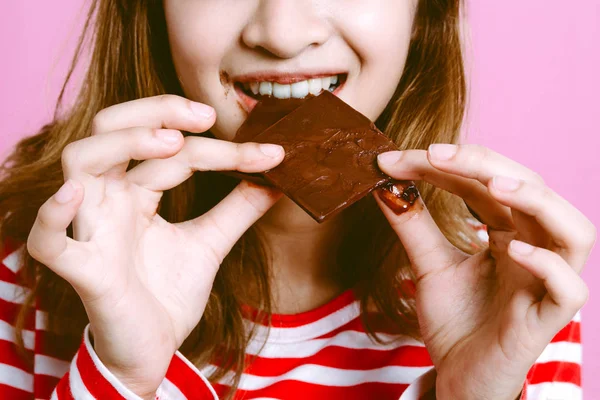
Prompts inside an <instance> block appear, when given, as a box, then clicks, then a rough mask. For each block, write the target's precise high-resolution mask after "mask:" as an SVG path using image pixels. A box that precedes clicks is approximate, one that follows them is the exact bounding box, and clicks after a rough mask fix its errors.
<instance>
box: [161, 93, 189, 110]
mask: <svg viewBox="0 0 600 400" xmlns="http://www.w3.org/2000/svg"><path fill="white" fill-rule="evenodd" d="M157 99H158V103H159V105H160V107H161V108H162V107H164V108H165V109H166V110H169V111H175V110H177V109H179V108H180V107H181V106H183V105H184V103H185V102H186V101H188V100H184V99H182V98H181V97H179V96H175V95H173V94H161V95H160V96H158V97H157Z"/></svg>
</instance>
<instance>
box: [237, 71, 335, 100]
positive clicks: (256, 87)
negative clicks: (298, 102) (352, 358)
mask: <svg viewBox="0 0 600 400" xmlns="http://www.w3.org/2000/svg"><path fill="white" fill-rule="evenodd" d="M337 83H338V76H337V75H333V76H327V77H325V78H316V79H308V80H305V81H300V82H296V83H292V84H290V85H282V84H280V83H276V82H247V83H244V89H246V90H249V91H252V93H254V94H255V95H258V94H260V95H262V96H273V97H276V98H278V99H289V98H290V97H293V98H296V99H302V98H304V97H306V96H307V95H308V94H309V93H310V94H313V95H318V94H319V93H321V91H322V90H330V89H332V88H331V86H332V85H335V84H337Z"/></svg>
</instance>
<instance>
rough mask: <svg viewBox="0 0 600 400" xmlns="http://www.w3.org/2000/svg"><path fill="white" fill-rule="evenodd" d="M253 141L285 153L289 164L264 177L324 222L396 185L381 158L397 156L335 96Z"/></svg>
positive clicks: (311, 102)
mask: <svg viewBox="0 0 600 400" xmlns="http://www.w3.org/2000/svg"><path fill="white" fill-rule="evenodd" d="M251 140H252V141H254V142H258V143H275V144H279V145H282V146H283V147H284V149H285V152H286V156H285V159H284V161H283V162H282V163H281V164H280V165H279V166H277V167H276V168H274V169H272V170H270V171H267V172H265V173H264V177H265V179H266V180H267V181H268V182H269V183H271V184H272V185H273V186H275V187H276V188H278V189H280V190H281V191H282V192H283V193H285V195H286V196H288V197H289V198H290V199H292V200H293V201H294V202H296V203H297V204H298V205H299V206H300V207H302V208H303V209H304V210H305V211H306V212H307V213H308V214H310V215H311V216H312V217H313V218H314V219H315V220H316V221H318V222H322V221H324V220H326V219H327V218H329V217H331V216H333V215H335V214H336V213H338V212H339V211H341V210H342V209H344V208H346V207H348V206H350V205H351V204H353V203H354V202H356V201H358V200H360V199H361V198H362V197H364V196H366V195H367V194H368V193H370V192H371V191H372V190H373V189H375V188H377V187H379V186H381V185H383V184H386V183H388V182H390V180H391V178H390V177H388V176H387V175H385V174H384V173H383V172H381V171H380V170H379V168H378V167H377V155H378V154H380V153H383V152H386V151H391V150H397V147H396V145H395V144H394V143H393V142H392V141H391V140H390V139H388V138H387V137H386V136H385V135H383V134H382V133H381V132H380V131H379V130H378V129H377V128H376V127H375V125H374V124H373V123H372V122H371V121H370V120H369V119H368V118H367V117H365V116H364V115H362V114H360V113H359V112H358V111H356V110H354V109H353V108H352V107H350V106H349V105H347V104H346V103H344V102H343V101H342V100H340V99H338V98H337V97H336V96H334V95H332V94H331V93H329V92H323V93H322V94H321V95H319V96H317V97H314V98H312V99H308V100H306V101H305V102H304V104H303V105H302V106H300V107H298V108H297V109H295V110H294V111H292V112H291V113H290V114H288V115H287V116H286V117H284V118H282V119H280V120H279V121H278V122H277V123H275V124H274V125H272V126H271V127H269V128H268V129H267V130H265V131H264V132H262V133H260V134H258V135H257V136H255V137H253V138H252V139H251Z"/></svg>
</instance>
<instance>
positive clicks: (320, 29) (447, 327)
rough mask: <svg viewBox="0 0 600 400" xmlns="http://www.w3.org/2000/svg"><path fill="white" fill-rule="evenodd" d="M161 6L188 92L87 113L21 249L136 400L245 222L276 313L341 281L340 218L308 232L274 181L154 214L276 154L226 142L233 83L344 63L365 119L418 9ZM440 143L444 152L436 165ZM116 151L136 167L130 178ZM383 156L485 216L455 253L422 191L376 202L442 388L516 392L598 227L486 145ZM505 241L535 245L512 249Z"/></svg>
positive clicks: (394, 77)
mask: <svg viewBox="0 0 600 400" xmlns="http://www.w3.org/2000/svg"><path fill="white" fill-rule="evenodd" d="M164 5H165V11H166V16H167V24H168V27H169V34H170V41H171V45H172V49H173V61H174V63H175V66H176V69H177V72H178V74H179V76H180V79H181V83H182V86H183V88H184V90H185V92H186V96H187V97H189V99H191V100H194V101H195V102H192V101H190V100H187V99H182V98H179V97H174V96H161V97H155V98H149V99H140V100H136V101H133V102H130V103H125V104H119V105H115V106H112V107H110V108H108V109H106V110H103V111H102V112H100V113H99V114H98V115H97V116H96V119H95V120H94V127H93V131H92V132H91V133H90V134H91V136H90V137H88V138H86V139H83V140H80V141H77V142H74V143H72V144H70V145H69V146H67V148H66V149H65V152H64V153H63V170H64V175H65V180H67V183H66V184H65V185H64V186H63V188H61V190H60V191H59V193H57V194H56V195H55V196H53V197H52V198H50V199H49V200H48V201H47V202H46V203H45V204H44V205H43V206H42V207H41V208H40V210H39V213H38V218H37V219H36V222H35V224H34V226H33V228H32V231H31V233H30V236H29V239H28V243H27V247H28V250H29V252H30V254H31V255H32V256H33V257H34V258H36V259H37V260H39V261H40V262H42V263H44V264H45V265H47V266H48V267H49V268H51V269H53V270H54V271H55V272H56V273H58V274H59V275H61V276H62V277H64V278H65V279H66V280H67V281H68V282H69V283H70V284H71V285H73V287H74V288H75V289H76V290H77V292H78V294H79V295H80V297H81V299H82V301H83V303H84V306H85V307H86V311H87V313H88V316H89V318H90V329H91V331H92V334H93V338H94V347H95V350H96V352H97V354H98V356H99V357H100V359H101V360H102V361H103V363H104V364H105V365H106V366H107V368H109V370H111V372H113V374H115V375H116V376H117V377H118V378H119V379H120V380H121V381H122V382H123V383H125V384H126V385H127V386H128V387H129V388H130V389H131V390H133V391H134V392H135V393H137V394H139V395H140V396H142V397H144V398H153V394H154V393H155V391H156V389H157V387H158V386H159V385H160V382H161V381H162V379H163V377H164V374H165V371H166V369H167V367H168V365H169V363H170V360H171V357H172V355H173V353H174V352H175V351H176V350H177V349H178V348H179V346H180V345H181V344H182V342H183V340H184V339H185V338H186V337H187V336H188V335H189V333H190V331H191V329H193V327H194V326H195V325H196V324H197V323H198V321H199V320H200V318H201V317H202V313H203V311H204V308H205V306H206V301H207V298H208V295H209V293H210V288H211V286H212V282H213V280H214V277H215V274H216V272H217V271H218V268H219V264H220V262H221V260H222V259H223V258H224V257H225V256H226V254H227V253H228V252H229V250H230V249H231V246H233V244H234V243H235V242H236V241H237V239H238V238H239V237H240V236H241V235H242V234H243V232H244V231H245V230H246V229H247V228H248V227H249V226H251V225H252V224H254V223H258V224H260V225H261V228H262V229H263V230H264V231H265V233H266V238H267V240H269V242H270V247H271V248H273V249H275V254H274V265H273V268H274V270H275V273H274V281H273V287H274V291H275V293H274V297H275V302H276V307H275V308H276V311H277V312H300V311H305V310H308V309H311V308H314V307H315V306H318V305H320V304H322V303H323V302H325V301H327V300H329V299H330V298H332V297H333V296H335V295H336V294H337V293H338V292H339V290H340V288H339V286H338V285H337V284H336V282H335V280H334V279H332V277H331V276H330V274H328V271H330V269H329V268H331V265H327V264H326V263H324V262H323V261H321V260H323V259H326V257H324V255H326V254H327V252H326V250H325V249H326V248H327V246H328V245H329V244H330V243H331V242H332V241H334V237H335V232H336V228H337V221H335V220H334V221H333V222H332V223H330V224H324V225H317V224H316V223H314V222H313V221H312V220H310V219H309V217H307V216H305V215H304V213H302V212H300V211H299V209H297V208H296V207H295V206H294V205H293V204H292V203H291V202H289V201H286V199H285V198H284V199H281V200H280V198H281V195H280V194H278V193H276V192H274V191H272V190H269V189H266V188H261V187H257V186H254V185H249V184H247V183H241V184H240V186H239V187H238V188H237V189H236V190H234V192H233V193H232V194H231V195H229V196H228V197H227V198H226V199H225V200H223V201H222V202H221V203H220V204H219V205H218V206H217V207H215V208H214V209H213V210H211V211H210V212H209V213H208V214H206V215H203V216H201V217H199V218H197V219H195V220H192V221H186V222H183V223H179V224H168V223H167V222H166V221H164V220H163V219H162V218H160V216H158V215H157V214H156V208H157V206H158V201H159V200H160V197H161V195H162V192H163V191H164V190H168V189H170V188H172V187H175V186H177V185H179V184H180V183H181V182H183V181H185V180H186V179H187V178H188V177H189V176H190V175H191V174H192V173H193V172H194V171H197V170H228V169H238V170H241V171H245V172H258V171H264V170H266V169H269V168H273V167H274V166H276V165H277V164H278V163H279V162H281V160H282V159H283V151H282V149H281V148H279V147H277V146H276V147H271V148H269V149H267V148H264V147H259V146H258V145H257V144H253V143H248V144H244V145H235V144H233V143H230V142H228V141H227V140H229V139H231V138H232V137H233V135H234V133H235V131H236V130H237V128H238V127H239V125H240V124H241V123H242V121H243V120H244V118H245V116H246V113H247V111H248V109H247V107H246V106H247V105H246V106H245V105H244V104H242V102H240V101H239V98H237V97H236V96H237V95H236V92H235V90H234V89H233V87H232V82H231V80H232V79H235V77H236V76H242V75H244V74H249V73H259V74H260V73H263V74H264V73H265V71H268V73H269V74H270V75H271V76H273V72H274V71H276V72H277V73H278V74H280V76H285V77H287V78H290V74H292V76H293V74H305V73H306V71H307V70H310V71H312V72H313V73H319V71H321V72H322V71H323V70H326V71H330V70H331V69H335V70H336V72H347V73H348V81H347V83H346V85H345V87H344V88H343V89H342V90H341V91H340V93H339V95H340V97H341V98H342V99H344V100H345V101H346V102H348V103H349V104H350V105H352V106H353V107H355V108H356V109H358V110H359V111H361V112H363V113H364V114H366V115H367V116H369V117H370V118H371V119H375V118H376V117H377V116H378V115H379V113H380V112H381V111H382V110H383V108H384V106H385V104H386V103H387V102H388V101H389V99H390V98H391V95H392V93H393V91H394V89H395V86H396V84H397V83H398V81H399V79H400V71H401V70H402V67H403V65H404V61H405V58H406V50H407V48H408V43H409V42H408V41H409V37H410V25H411V22H412V15H413V14H412V13H413V10H414V3H413V2H410V1H406V2H403V1H397V0H376V1H362V0H345V1H342V0H336V1H333V2H332V1H329V2H325V1H316V0H315V1H308V0H306V1H293V2H292V1H283V0H263V1H259V0H252V1H244V2H240V1H237V0H194V1H192V0H165V2H164ZM222 21H227V23H226V24H225V23H223V22H222ZM307 27H308V29H307ZM381 32H386V34H385V35H383V34H382V33H381ZM284 38H285V39H284ZM338 70H341V71H338ZM364 93H369V96H368V98H367V96H364V95H363V96H361V94H364ZM202 103H205V104H210V106H212V107H209V106H206V105H203V104H202ZM165 127H166V128H168V129H164V128H165ZM208 129H210V130H211V132H213V134H215V135H216V136H217V138H219V139H223V140H213V139H204V138H198V137H187V138H185V140H184V138H183V137H182V135H181V133H180V132H179V131H180V130H185V131H188V132H196V133H200V132H204V131H206V130H208ZM165 135H167V136H169V137H170V138H171V140H168V141H165V140H164V138H163V139H161V137H164V136H165ZM452 149H454V150H457V151H456V154H455V155H454V156H452V157H447V159H445V160H444V159H441V158H440V157H439V156H440V153H442V152H443V150H445V151H446V153H448V151H449V150H452ZM263 150H270V151H267V152H266V153H268V154H270V155H268V154H265V152H263ZM130 159H140V160H147V161H145V162H143V163H142V164H140V165H139V166H137V167H136V168H134V169H132V170H131V171H126V167H127V163H128V161H129V160H130ZM379 164H380V167H381V168H382V170H383V171H384V172H386V173H388V174H389V175H390V176H392V177H394V178H398V179H413V180H418V179H423V180H425V181H428V182H430V183H432V184H434V185H437V186H439V187H441V188H442V189H445V190H448V191H451V192H453V193H455V194H457V195H459V196H461V197H463V198H465V200H466V201H467V203H468V204H469V206H470V207H471V208H472V209H473V210H474V211H475V212H476V213H477V214H478V215H479V216H480V217H481V218H482V219H483V222H485V223H486V224H488V226H489V231H490V238H491V245H490V249H489V250H486V251H482V252H480V253H478V254H475V255H473V256H469V255H467V254H464V253H462V252H460V251H459V250H458V249H456V248H454V247H452V246H451V245H450V244H449V243H448V241H447V240H446V239H445V238H444V236H443V235H442V234H441V232H440V231H439V229H438V228H437V226H436V225H435V223H434V222H433V220H432V219H431V216H430V215H429V213H428V212H427V209H426V207H425V205H424V204H423V203H422V201H420V200H419V202H417V204H416V206H415V207H414V208H413V209H412V210H411V211H409V212H407V213H404V214H402V215H396V214H394V213H393V212H392V211H391V210H390V209H388V208H387V207H386V206H385V204H383V203H382V202H381V201H380V200H378V202H379V204H380V206H381V208H382V211H383V212H384V214H385V215H386V217H387V218H388V220H389V222H390V224H391V225H392V226H393V228H394V229H395V231H396V232H397V234H398V236H399V238H400V240H401V241H402V243H403V244H404V246H405V248H406V250H407V252H408V254H409V257H410V259H411V262H412V266H413V269H414V272H415V275H416V276H417V278H418V281H417V306H418V317H419V322H420V324H421V326H422V334H423V338H424V340H425V344H426V346H427V349H428V350H429V352H430V354H431V357H432V360H433V361H434V364H435V367H436V370H437V372H438V377H437V383H436V384H437V396H438V398H440V399H455V398H460V399H467V400H468V399H499V400H502V399H507V400H512V399H514V398H516V397H517V396H518V395H519V392H520V390H521V387H522V384H523V381H524V380H525V376H526V374H527V371H528V369H529V367H530V366H531V364H532V363H533V362H534V361H535V359H536V358H537V356H539V354H540V353H541V352H542V350H543V349H544V347H545V346H546V345H547V344H548V343H549V341H550V340H551V338H552V337H553V335H554V334H555V333H556V332H557V331H558V330H559V329H560V328H561V327H562V326H564V325H565V324H566V323H567V322H568V321H569V319H570V318H571V317H572V316H573V315H574V314H575V313H576V311H577V310H578V309H579V308H580V307H581V306H582V305H583V304H584V302H585V300H586V298H587V288H586V286H585V284H584V283H583V281H582V280H581V278H580V277H579V275H578V273H579V272H580V271H581V269H582V268H583V265H584V264H585V261H586V260H587V257H588V255H589V252H590V250H591V248H592V246H593V244H594V241H595V238H596V230H595V228H594V227H593V226H592V224H591V223H590V221H589V220H588V219H587V218H586V217H585V216H583V215H582V214H581V213H580V212H579V211H577V210H576V209H575V208H574V207H573V206H572V205H571V204H569V203H568V202H567V201H565V200H564V199H562V198H561V197H559V196H558V195H557V194H556V193H554V192H553V191H551V190H550V189H549V188H547V187H546V186H545V184H544V183H543V181H542V180H541V179H540V178H539V176H538V175H537V174H535V173H534V172H532V171H530V170H528V169H527V168H525V167H523V166H521V165H519V164H517V163H515V162H514V161H512V160H509V159H507V158H505V157H503V156H501V155H498V154H496V153H494V152H492V151H490V150H488V149H485V148H482V147H478V146H451V147H450V148H448V147H446V148H444V147H432V148H430V149H429V151H417V150H408V151H405V152H391V153H386V154H385V155H382V156H380V160H379ZM502 177H504V178H505V179H502ZM506 177H508V178H513V179H516V181H513V183H516V186H515V188H514V190H512V191H506V190H500V188H501V187H502V186H503V185H502V184H503V183H504V186H507V183H510V180H507V179H506ZM494 178H496V179H494ZM376 197H377V196H376ZM279 200H280V201H279ZM71 223H73V227H74V238H73V239H71V238H68V237H67V235H66V229H67V227H68V226H69V224H71ZM416 238H418V240H416ZM515 240H517V241H522V242H527V243H530V244H531V245H533V246H534V247H533V248H532V249H533V251H532V252H530V253H529V254H519V253H518V252H517V251H516V250H517V249H518V243H517V242H516V241H515ZM515 243H516V244H515ZM292 244H293V246H294V248H292ZM529 249H530V250H531V248H529ZM292 251H295V252H296V253H293V252H292ZM164 265H169V268H168V269H165V268H164ZM285 281H292V282H294V283H296V284H295V285H293V286H291V285H286V284H285V283H283V282H285ZM190 283H193V284H190ZM297 287H301V289H297ZM300 290H301V291H300ZM442 293H443V296H444V297H443V298H440V297H439V296H440V294H442ZM297 299H300V300H297ZM190 304H194V305H196V307H189V305H190ZM148 349H152V351H150V352H149V351H148ZM457 372H460V373H457Z"/></svg>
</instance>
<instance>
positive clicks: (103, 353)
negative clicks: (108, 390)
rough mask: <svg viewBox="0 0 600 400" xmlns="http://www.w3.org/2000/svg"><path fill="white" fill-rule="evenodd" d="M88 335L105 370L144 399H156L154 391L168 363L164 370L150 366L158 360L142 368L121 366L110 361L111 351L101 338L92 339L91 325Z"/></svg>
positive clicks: (161, 379)
mask: <svg viewBox="0 0 600 400" xmlns="http://www.w3.org/2000/svg"><path fill="white" fill-rule="evenodd" d="M88 337H89V343H90V345H91V347H92V349H93V352H94V353H95V354H96V356H97V358H98V360H99V361H100V363H101V364H102V366H103V367H104V368H106V370H107V371H108V372H109V373H110V374H111V375H113V377H114V378H116V380H117V381H118V382H119V383H120V384H121V385H123V386H124V387H125V388H127V389H128V390H130V391H131V392H133V393H134V394H135V395H137V396H139V397H141V398H142V399H144V400H155V399H156V392H157V390H158V388H159V386H160V385H161V383H162V381H163V380H164V376H165V374H166V370H167V368H168V363H167V364H166V367H165V368H162V369H164V371H162V369H161V368H159V369H156V368H151V367H156V366H157V365H159V364H160V363H159V362H158V360H153V362H151V363H147V364H146V366H145V367H144V368H135V367H131V366H123V365H121V364H119V363H118V362H117V363H115V362H113V361H112V358H111V357H110V356H109V354H111V352H110V351H109V350H106V349H109V348H110V347H109V346H105V345H104V344H103V343H104V342H103V341H102V340H98V339H97V338H96V339H94V337H93V334H92V329H91V326H90V330H89V336H88ZM169 363H170V360H169Z"/></svg>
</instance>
